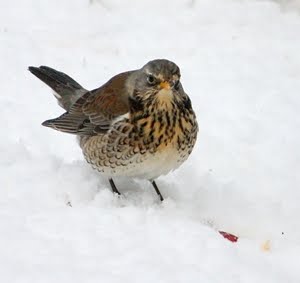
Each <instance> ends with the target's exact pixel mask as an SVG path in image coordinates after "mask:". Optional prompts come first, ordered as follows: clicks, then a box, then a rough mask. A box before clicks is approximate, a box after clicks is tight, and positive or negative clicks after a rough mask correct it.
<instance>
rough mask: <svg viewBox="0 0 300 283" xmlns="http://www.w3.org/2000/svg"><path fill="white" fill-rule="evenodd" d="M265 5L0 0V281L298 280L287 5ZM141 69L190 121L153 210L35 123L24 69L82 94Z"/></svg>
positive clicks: (299, 138) (148, 200) (292, 60)
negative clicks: (168, 84) (185, 150)
mask: <svg viewBox="0 0 300 283" xmlns="http://www.w3.org/2000/svg"><path fill="white" fill-rule="evenodd" d="M277 2H280V1H275V2H269V1H233V0H228V1H217V0H189V1H188V0H187V1H181V0H176V1H175V0H173V1H156V0H152V1H131V2H130V1H120V0H119V1H117V0H111V1H108V0H102V1H100V0H98V1H97V0H94V1H92V0H90V1H88V0H76V1H74V0H73V1H66V0H60V1H38V0H36V1H34V0H27V1H7V0H5V1H4V0H1V2H0V62H1V64H0V74H1V86H0V91H1V96H0V102H1V104H0V111H1V112H0V117H1V121H2V123H1V124H2V134H1V140H0V152H1V159H0V170H1V173H0V184H1V190H0V282H6V283H10V282H30V283H33V282H49V283H50V282H51V283H52V282H64V283H69V282H72V283H76V282H113V283H115V282H172V283H173V282H209V283H211V282H231V283H232V282H251V283H252V282H264V283H266V282H272V283H273V282H300V269H299V261H300V226H299V217H300V205H299V201H300V188H299V185H300V177H299V176H300V175H299V170H300V149H299V145H300V131H299V127H300V116H299V111H300V96H299V95H300V93H299V91H300V52H299V50H300V34H299V32H300V14H299V11H300V9H293V8H292V7H289V9H282V7H283V6H282V5H279V4H278V3H277ZM282 2H285V1H282ZM291 2H292V4H293V5H295V6H297V5H298V4H297V1H296V0H295V1H291ZM284 6H285V5H284ZM299 6H300V4H299V5H298V6H297V7H298V8H299ZM285 7H286V6H285ZM154 58H168V59H171V60H174V61H175V62H176V63H177V64H178V65H179V66H180V67H181V72H182V81H183V84H184V87H185V90H186V91H187V92H188V93H189V94H190V97H191V99H192V101H193V106H194V108H195V110H196V112H197V116H198V120H199V125H200V133H199V140H198V143H197V146H196V148H195V150H194V152H193V154H192V156H191V157H190V159H189V160H188V161H187V162H186V163H185V164H184V165H183V166H182V167H181V168H180V169H179V170H177V171H175V172H174V173H172V174H169V175H168V176H165V177H161V178H160V179H159V180H158V184H159V186H160V188H161V191H162V193H163V195H164V196H165V197H167V198H166V201H165V202H164V203H163V204H161V203H159V201H158V200H157V197H156V195H155V193H154V191H153V190H152V188H151V187H150V185H149V184H148V183H147V182H143V181H136V180H116V183H117V184H118V185H119V189H120V191H121V192H122V193H123V194H124V197H122V198H121V199H118V198H117V197H115V196H113V195H112V193H111V192H110V190H109V186H108V183H107V181H106V180H105V178H103V177H101V176H99V175H98V174H97V172H94V171H93V170H92V169H91V168H90V167H89V166H88V165H87V164H86V163H85V161H84V160H83V158H82V155H81V152H80V150H79V148H78V146H77V144H76V142H75V140H74V138H73V137H72V136H68V135H65V134H62V133H59V132H55V131H52V130H50V129H47V128H43V127H42V126H40V123H41V122H42V121H44V120H46V119H49V118H53V117H56V116H57V115H59V114H61V113H62V111H61V109H60V108H59V107H58V106H57V104H56V102H55V99H54V98H53V96H52V94H51V91H50V90H49V89H48V88H47V87H46V86H44V85H43V84H42V83H41V82H39V81H38V80H37V79H36V78H34V77H33V76H32V75H31V74H30V73H29V72H28V71H27V70H26V69H27V66H28V65H37V66H39V65H42V64H43V65H49V66H52V67H55V68H57V69H59V70H63V71H64V72H66V73H68V74H70V75H71V76H73V77H74V78H75V79H77V80H78V81H79V82H80V83H81V84H82V85H84V86H85V87H87V88H95V87H98V86H99V85H101V84H102V83H104V82H105V81H106V80H107V79H109V78H110V77H111V76H112V75H114V74H116V73H118V72H121V71H124V70H129V69H135V68H138V67H140V66H142V65H143V64H144V63H146V62H147V61H148V60H150V59H154ZM68 202H71V203H72V207H70V206H68V205H67V203H68ZM212 227H213V228H215V229H219V230H225V231H228V232H231V233H234V234H236V235H238V236H239V237H240V239H239V241H238V242H237V243H235V244H233V243H231V242H229V241H227V240H225V239H223V238H222V237H221V236H220V235H219V234H218V233H217V232H216V231H215V230H214V229H212ZM264 244H265V245H266V248H265V249H263V248H262V246H263V245H264Z"/></svg>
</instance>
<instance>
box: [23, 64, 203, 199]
mask: <svg viewBox="0 0 300 283" xmlns="http://www.w3.org/2000/svg"><path fill="white" fill-rule="evenodd" d="M28 69H29V71H30V72H31V73H32V74H33V75H35V76H36V77H37V78H39V79H40V80H41V81H43V82H44V83H45V84H47V85H48V86H49V87H50V88H52V90H53V91H54V96H55V97H56V99H57V101H58V104H59V105H60V106H61V107H62V108H63V109H64V110H65V112H64V113H63V114H62V115H61V116H59V117H57V118H54V119H50V120H46V121H44V122H43V123H42V125H43V126H46V127H49V128H52V129H54V130H57V131H61V132H65V133H69V134H73V135H76V136H77V139H78V143H79V145H80V147H81V149H82V152H83V155H84V157H85V159H86V161H87V162H88V163H89V164H91V166H92V167H93V168H94V169H96V170H98V171H99V172H100V173H102V174H103V175H104V176H106V177H107V178H108V180H109V183H110V186H111V189H112V191H113V193H116V194H118V195H120V192H119V190H118V189H117V187H116V185H115V182H114V180H113V178H114V177H118V176H125V177H129V178H138V179H146V180H149V181H150V182H151V184H152V186H153V188H154V189H155V191H156V193H157V195H158V197H159V199H160V200H161V201H163V200H164V198H163V196H162V194H161V192H160V191H159V188H158V186H157V184H156V182H155V180H156V179H157V178H158V177H159V176H161V175H166V174H167V173H169V172H170V171H173V170H175V169H177V168H178V167H179V166H180V165H181V164H182V163H183V162H184V161H185V160H186V159H187V158H188V157H189V155H190V154H191V152H192V150H193V148H194V145H195V143H196V140H197V133H198V123H197V119H196V115H195V112H194V110H193V108H192V103H191V100H190V98H189V96H188V95H187V94H186V93H185V91H184V89H183V86H182V83H181V81H180V79H181V74H180V69H179V67H178V66H177V65H176V64H175V63H174V62H172V61H169V60H167V59H155V60H152V61H149V62H148V63H146V64H145V65H144V66H143V67H142V68H140V69H136V70H132V71H126V72H122V73H120V74H117V75H116V76H114V77H112V78H111V79H110V80H108V81H107V82H106V83H104V84H103V85H102V86H100V87H99V88H96V89H94V90H91V91H89V90H87V89H85V88H84V87H82V86H81V85H80V84H79V83H77V82H76V81H75V80H74V79H72V78H71V77H70V76H68V75H66V74H65V73H63V72H60V71H57V70H55V69H53V68H50V67H47V66H40V67H33V66H30V67H28Z"/></svg>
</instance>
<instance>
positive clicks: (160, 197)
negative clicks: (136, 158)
mask: <svg viewBox="0 0 300 283" xmlns="http://www.w3.org/2000/svg"><path fill="white" fill-rule="evenodd" d="M150 182H151V184H152V186H153V188H154V190H155V191H156V193H157V194H158V196H159V199H160V200H161V201H163V200H164V198H163V196H162V195H161V193H160V191H159V189H158V187H157V185H156V183H155V181H154V180H153V181H151V180H150Z"/></svg>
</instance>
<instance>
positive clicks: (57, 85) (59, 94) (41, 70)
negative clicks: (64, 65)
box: [28, 66, 87, 111]
mask: <svg viewBox="0 0 300 283" xmlns="http://www.w3.org/2000/svg"><path fill="white" fill-rule="evenodd" d="M28 70H29V71H30V72H31V73H32V74H34V75H35V76H36V77H38V78H39V79H40V80H42V81H43V82H44V83H45V84H47V85H48V86H49V87H51V88H52V89H53V90H54V95H55V97H56V98H57V101H58V104H59V105H60V106H61V107H62V108H64V109H65V110H67V111H68V110H69V109H70V107H71V106H72V105H73V104H74V103H75V102H76V101H77V100H78V99H79V98H80V97H81V96H82V95H83V94H84V93H86V92H87V90H86V89H84V88H83V87H82V86H81V85H80V84H78V83H77V82H76V81H74V80H73V79H72V78H71V77H69V76H68V75H66V74H64V73H62V72H59V71H56V70H54V69H52V68H50V67H46V66H40V67H29V68H28Z"/></svg>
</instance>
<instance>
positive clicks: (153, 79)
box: [147, 75, 156, 85]
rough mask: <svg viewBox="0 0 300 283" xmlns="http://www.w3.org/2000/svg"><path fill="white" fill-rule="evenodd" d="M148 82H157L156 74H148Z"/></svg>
mask: <svg viewBox="0 0 300 283" xmlns="http://www.w3.org/2000/svg"><path fill="white" fill-rule="evenodd" d="M147 82H148V83H149V84H150V85H154V84H155V83H156V79H155V77H154V76H152V75H148V76H147Z"/></svg>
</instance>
